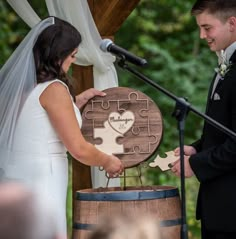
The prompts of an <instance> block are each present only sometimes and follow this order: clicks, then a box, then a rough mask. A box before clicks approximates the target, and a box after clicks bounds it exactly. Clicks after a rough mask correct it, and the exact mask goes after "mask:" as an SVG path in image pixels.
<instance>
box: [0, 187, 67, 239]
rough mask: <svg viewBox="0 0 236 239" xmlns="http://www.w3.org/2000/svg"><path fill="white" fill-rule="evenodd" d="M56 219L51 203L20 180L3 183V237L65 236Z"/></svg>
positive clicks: (38, 238) (36, 238)
mask: <svg viewBox="0 0 236 239" xmlns="http://www.w3.org/2000/svg"><path fill="white" fill-rule="evenodd" d="M54 222H55V220H54V218H53V211H52V209H51V207H50V205H49V203H48V204H47V202H45V201H44V202H43V199H42V198H40V199H39V198H36V197H35V196H34V194H33V193H32V192H31V191H30V190H28V189H27V188H26V187H24V186H23V185H21V184H19V183H15V182H4V183H0V238H2V239H62V238H61V237H59V235H57V232H56V226H55V223H54ZM63 239H64V238H63Z"/></svg>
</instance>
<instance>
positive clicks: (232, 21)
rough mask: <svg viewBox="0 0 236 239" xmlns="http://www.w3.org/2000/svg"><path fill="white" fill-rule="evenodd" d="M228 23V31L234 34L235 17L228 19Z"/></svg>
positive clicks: (235, 28)
mask: <svg viewBox="0 0 236 239" xmlns="http://www.w3.org/2000/svg"><path fill="white" fill-rule="evenodd" d="M228 23H229V30H230V31H231V32H236V17H230V18H229V19H228Z"/></svg>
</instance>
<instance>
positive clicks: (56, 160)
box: [4, 80, 82, 235]
mask: <svg viewBox="0 0 236 239" xmlns="http://www.w3.org/2000/svg"><path fill="white" fill-rule="evenodd" d="M55 81H59V80H54V81H50V82H45V83H41V84H38V85H37V86H36V87H35V88H34V90H33V91H32V92H31V94H30V95H29V96H28V98H27V100H26V102H25V104H24V106H23V109H22V111H21V114H20V116H19V119H18V122H17V126H16V131H15V132H16V133H15V136H14V143H13V150H12V156H11V158H10V160H9V162H8V163H7V166H6V167H5V169H4V173H5V176H4V177H5V179H7V180H17V181H20V182H22V183H24V184H26V185H27V186H29V187H30V188H31V189H33V190H34V192H36V194H37V196H39V197H46V200H47V201H46V202H45V203H50V204H51V205H52V206H53V207H54V208H53V209H54V211H55V213H56V215H55V218H56V219H57V227H58V228H57V229H58V231H59V233H60V235H66V195H67V183H68V159H67V154H66V148H65V147H64V145H63V144H62V142H61V141H60V139H59V138H58V135H57V133H56V132H55V130H54V128H53V127H52V124H51V122H50V120H49V118H48V115H47V113H46V111H45V110H44V108H43V107H42V106H41V104H40V101H39V97H40V95H41V94H42V92H43V91H44V90H45V89H46V87H47V86H48V85H49V84H51V83H53V82H55ZM59 82H61V81H59ZM61 83H62V84H64V83H63V82H61ZM65 86H66V85H65ZM66 87H67V86H66ZM67 89H68V88H67ZM73 104H74V103H73ZM74 109H75V113H76V117H77V119H78V122H79V124H80V126H81V121H82V120H81V115H80V112H79V109H78V108H77V107H76V106H75V104H74Z"/></svg>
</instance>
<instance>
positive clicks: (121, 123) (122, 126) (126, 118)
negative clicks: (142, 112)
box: [108, 111, 135, 134]
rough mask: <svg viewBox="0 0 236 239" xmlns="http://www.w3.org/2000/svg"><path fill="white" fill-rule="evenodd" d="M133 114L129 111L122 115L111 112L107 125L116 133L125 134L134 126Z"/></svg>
mask: <svg viewBox="0 0 236 239" xmlns="http://www.w3.org/2000/svg"><path fill="white" fill-rule="evenodd" d="M134 120H135V117H134V114H133V112H131V111H125V112H124V113H122V114H119V113H117V112H111V113H110V114H109V117H108V123H109V124H110V126H111V127H112V128H113V129H114V130H115V131H117V132H118V133H121V134H125V133H126V132H127V131H128V130H129V129H130V128H131V127H132V126H133V124H134Z"/></svg>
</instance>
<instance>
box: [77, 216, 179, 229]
mask: <svg viewBox="0 0 236 239" xmlns="http://www.w3.org/2000/svg"><path fill="white" fill-rule="evenodd" d="M178 225H181V218H177V219H173V220H163V221H160V227H173V226H178ZM94 226H96V224H85V223H74V225H73V228H74V229H76V230H91V229H92V228H93V227H94Z"/></svg>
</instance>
